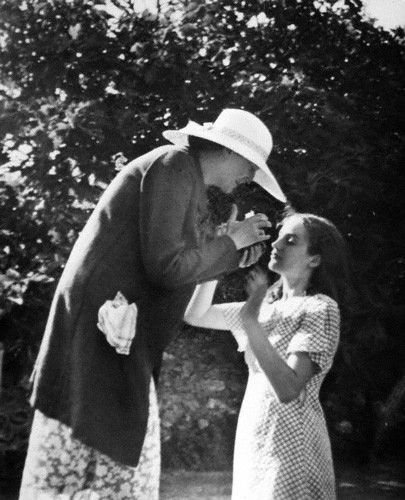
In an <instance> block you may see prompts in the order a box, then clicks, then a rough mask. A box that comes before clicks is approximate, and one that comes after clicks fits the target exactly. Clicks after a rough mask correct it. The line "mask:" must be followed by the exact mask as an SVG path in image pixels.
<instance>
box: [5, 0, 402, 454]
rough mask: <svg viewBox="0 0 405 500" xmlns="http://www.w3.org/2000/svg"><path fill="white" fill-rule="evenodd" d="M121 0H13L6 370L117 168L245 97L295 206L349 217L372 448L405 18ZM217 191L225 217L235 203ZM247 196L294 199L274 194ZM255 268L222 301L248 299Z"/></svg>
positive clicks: (394, 265) (347, 375)
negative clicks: (364, 301)
mask: <svg viewBox="0 0 405 500" xmlns="http://www.w3.org/2000/svg"><path fill="white" fill-rule="evenodd" d="M113 4H115V5H116V7H117V8H118V7H119V11H117V12H120V14H119V15H112V13H111V11H109V10H108V9H107V8H106V6H105V3H104V2H103V1H101V0H100V1H95V0H88V1H86V2H83V1H81V0H51V1H49V0H48V1H43V0H25V1H23V2H14V1H13V0H0V9H1V12H2V16H1V20H0V68H1V69H0V137H1V139H2V144H3V149H2V153H1V154H2V162H1V163H2V166H1V167H0V212H1V221H0V273H1V274H0V290H1V299H0V316H1V321H2V323H3V325H4V326H5V327H6V328H4V329H3V331H4V332H5V334H4V339H3V340H4V342H5V343H6V349H7V356H6V379H5V383H6V384H14V383H16V382H18V380H16V379H19V378H21V377H22V376H23V375H24V374H26V373H28V372H29V370H30V363H31V361H32V358H33V357H34V355H35V352H36V348H37V345H38V342H39V339H40V336H41V334H42V326H43V321H44V317H45V314H46V310H47V307H48V305H49V301H50V297H51V293H52V290H53V286H54V282H55V280H56V279H57V278H58V276H59V274H60V272H61V270H62V268H63V265H64V262H65V260H66V258H67V255H68V253H69V250H70V248H71V246H72V244H73V242H74V241H75V239H76V237H77V234H78V232H79V231H80V229H81V227H82V226H83V224H84V222H85V220H86V219H87V217H88V214H89V213H90V210H91V209H92V207H93V206H94V203H95V202H96V201H97V199H98V197H99V196H100V194H101V192H102V190H103V189H104V188H105V186H106V185H107V183H108V182H109V181H110V180H111V179H112V177H113V176H114V175H115V170H116V168H119V166H120V165H122V164H123V163H125V162H126V160H127V159H132V158H134V157H135V156H137V155H139V154H141V153H144V152H146V151H147V150H149V149H151V148H153V147H155V146H156V145H159V144H162V143H163V140H162V138H161V132H162V130H163V129H165V128H170V127H178V126H183V125H184V124H185V123H186V121H187V119H189V118H191V119H194V120H196V121H198V122H204V121H210V120H213V119H214V118H215V116H216V115H217V114H218V112H219V110H220V109H222V108H224V107H232V106H234V107H244V108H246V109H248V110H250V111H252V112H254V113H256V114H257V115H258V116H260V117H261V118H262V119H263V120H264V121H265V122H266V123H267V124H268V126H269V128H270V130H271V131H272V133H273V137H274V144H275V145H274V149H273V152H272V154H271V158H270V161H269V165H270V167H271V168H272V170H273V171H274V173H275V174H276V175H277V176H278V178H279V179H280V183H281V185H282V187H283V188H284V190H285V192H286V193H287V196H288V198H289V200H290V202H291V204H292V205H293V206H294V207H295V208H297V209H298V210H302V211H304V210H305V211H310V212H315V213H317V214H320V215H325V216H327V217H329V218H331V219H332V220H333V221H334V222H335V223H336V224H337V225H338V227H339V228H340V229H341V230H342V232H343V233H344V234H345V236H346V237H347V240H348V242H349V246H350V249H351V251H352V254H353V262H354V272H355V276H356V280H357V282H358V285H359V288H360V289H361V290H362V291H363V293H364V294H367V295H368V297H369V298H371V299H372V300H371V301H370V300H368V304H370V303H372V304H373V307H371V308H370V306H369V307H363V308H362V309H361V310H359V315H358V317H357V318H356V319H355V320H354V322H353V323H352V325H351V326H350V327H348V329H347V330H346V331H345V332H344V338H343V341H342V348H341V351H340V353H339V357H338V359H337V363H336V368H335V370H334V372H333V374H332V376H331V377H330V379H329V383H328V385H327V387H326V389H325V394H326V395H325V400H326V401H327V403H328V406H327V407H326V408H327V415H328V418H329V420H330V423H331V425H332V427H333V426H334V427H333V428H334V429H335V430H336V432H337V433H338V434H339V433H340V434H343V435H344V436H346V437H347V439H348V440H349V441H350V439H351V440H352V441H353V442H354V443H355V444H356V446H357V445H358V444H359V443H360V444H363V445H364V443H365V442H366V441H370V439H371V438H370V436H372V428H373V426H374V425H375V421H376V420H378V419H379V418H380V417H381V415H382V414H383V413H384V408H385V407H384V401H385V400H386V398H387V397H388V394H389V391H390V390H391V388H392V387H393V386H394V384H395V382H396V381H397V380H398V379H399V378H400V376H401V373H402V368H401V362H400V359H401V358H400V350H399V346H400V337H399V335H400V329H401V324H402V322H403V317H404V311H403V306H402V301H401V298H402V297H401V291H403V277H404V263H405V261H404V257H403V255H404V253H403V242H404V241H405V238H404V226H403V224H401V222H402V220H403V216H404V213H403V202H402V197H403V194H402V193H403V178H404V174H403V170H402V169H401V168H400V166H401V158H402V153H403V149H404V136H403V127H402V125H403V123H402V120H403V116H404V113H403V111H404V109H403V93H402V85H403V81H404V74H403V72H404V70H403V68H404V65H403V62H404V46H403V40H404V32H403V30H401V29H397V30H396V31H394V32H386V31H384V30H383V29H381V28H377V27H375V26H374V25H373V24H372V23H371V22H368V21H366V20H364V19H363V17H362V13H361V2H360V1H359V0H342V1H339V2H329V1H326V0H317V1H312V0H311V1H310V0H301V1H300V0H294V1H292V0H277V1H276V0H261V1H253V0H242V1H240V0H215V1H213V0H206V1H202V0H199V1H198V0H195V1H192V2H184V5H183V7H182V8H181V9H180V10H179V5H177V9H174V8H173V9H171V8H170V7H167V8H166V9H165V10H164V11H163V12H160V14H159V15H157V14H153V13H150V12H148V11H145V12H143V13H138V12H135V11H134V10H133V9H132V7H131V2H130V1H128V2H126V1H125V0H121V1H119V2H118V1H116V2H113ZM177 4H182V2H177ZM212 199H213V200H214V201H213V206H214V215H215V216H216V217H217V218H225V217H226V212H227V210H228V209H229V200H228V199H222V198H218V197H216V196H215V193H214V196H213V197H212ZM237 200H238V203H239V205H240V207H241V211H242V212H243V211H245V209H246V211H247V210H248V209H249V207H251V206H253V207H256V208H260V209H261V210H264V211H266V212H267V213H269V214H270V215H273V214H274V213H275V210H276V209H277V208H279V207H277V206H275V205H274V203H273V201H272V200H270V199H269V198H268V197H266V195H264V194H263V192H261V191H260V190H258V189H256V190H248V191H246V190H245V191H243V190H242V191H241V192H240V193H239V194H237ZM239 278H240V276H239V277H237V278H235V277H229V278H228V280H227V281H225V284H224V285H223V286H222V288H221V291H220V297H219V300H225V299H228V298H232V297H236V296H238V297H241V296H243V290H242V286H241V285H240V279H239ZM35 317H37V318H38V320H37V321H33V318H35ZM16 346H17V347H16ZM19 359H20V360H21V359H22V360H23V361H20V364H21V370H20V371H18V376H16V375H11V372H12V370H11V368H13V367H15V365H16V363H17V362H18V360H19ZM27 360H28V361H27ZM8 367H9V368H10V369H9V368H8ZM381 371H382V373H381ZM13 373H15V370H14V371H13ZM348 383H349V384H350V388H348V387H347V385H348ZM364 420H366V421H367V422H369V428H370V429H371V430H370V432H369V434H367V432H368V431H367V432H365V431H364V426H362V422H364ZM342 422H349V423H350V426H348V425H346V427H345V426H344V425H343V427H342V425H341V424H342ZM366 427H367V426H366ZM349 431H350V432H349ZM356 436H357V438H356ZM349 438H350V439H349ZM356 439H357V440H356Z"/></svg>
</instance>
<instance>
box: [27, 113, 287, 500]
mask: <svg viewBox="0 0 405 500" xmlns="http://www.w3.org/2000/svg"><path fill="white" fill-rule="evenodd" d="M163 135H164V137H165V138H167V139H168V140H169V141H171V142H172V143H173V144H172V145H166V146H162V147H158V148H157V149H155V150H153V151H151V152H149V153H147V154H145V155H143V156H141V157H139V158H137V159H135V160H133V161H132V162H130V163H129V164H128V165H127V166H126V167H124V169H123V170H122V171H121V172H120V173H119V174H118V175H117V176H116V177H115V179H114V180H113V181H112V182H111V184H110V185H109V187H108V188H107V189H106V191H105V192H104V194H103V195H102V196H101V198H100V201H99V202H98V204H97V206H96V208H95V210H94V211H93V213H92V215H91V216H90V218H89V220H88V222H87V224H86V226H85V227H84V229H83V231H82V232H81V234H80V236H79V238H78V240H77V242H76V244H75V245H74V247H73V250H72V252H71V254H70V257H69V260H68V262H67V264H66V267H65V269H64V272H63V274H62V276H61V278H60V281H59V283H58V286H57V289H56V292H55V296H54V299H53V302H52V306H51V310H50V313H49V318H48V322H47V325H46V330H45V333H44V337H43V340H42V344H41V347H40V351H39V355H38V359H37V362H36V365H35V368H34V374H33V381H34V384H33V393H32V399H31V402H32V405H33V406H34V408H35V410H36V411H35V415H34V421H33V426H32V431H31V436H30V443H29V448H28V454H27V459H26V463H25V468H24V474H23V480H22V485H21V490H20V498H21V499H25V500H35V499H36V498H47V499H48V498H64V499H65V498H72V497H73V496H74V495H76V496H74V498H75V499H76V498H81V497H80V495H82V494H83V495H84V494H85V493H83V492H87V493H89V494H92V495H93V496H91V498H99V499H104V498H105V499H107V498H108V499H112V498H114V499H124V498H137V499H138V500H139V499H147V500H152V499H155V498H157V497H158V488H159V473H160V434H159V416H158V405H157V400H156V393H155V382H156V380H157V375H158V372H159V368H160V363H161V359H162V352H163V350H164V349H165V347H166V346H167V345H168V343H169V342H170V341H171V339H172V338H173V336H174V334H175V332H176V330H177V328H178V326H179V323H180V321H181V320H182V317H183V314H184V311H185V308H186V306H187V303H188V301H189V299H190V297H191V295H192V292H193V289H194V286H195V284H196V283H197V282H201V281H204V280H209V279H213V278H215V277H217V276H220V275H221V274H223V273H228V272H230V271H232V270H234V269H236V268H237V267H238V265H239V261H240V258H241V256H240V252H239V253H238V250H240V249H244V248H246V247H248V246H250V245H252V244H256V243H259V242H262V241H265V240H266V239H267V238H268V236H267V235H266V234H265V229H266V228H267V227H268V226H269V222H268V221H267V218H266V216H264V215H260V214H257V215H254V216H253V217H250V218H249V219H247V220H244V221H241V222H235V223H233V224H230V225H229V227H228V231H227V234H223V235H222V236H218V237H210V236H209V235H208V234H206V233H205V231H204V221H205V219H206V217H207V198H206V193H205V190H206V186H207V185H210V184H212V185H215V186H218V187H219V188H221V189H222V190H223V191H225V192H227V193H228V192H231V191H232V190H233V189H234V188H235V186H236V185H238V184H239V183H245V182H250V181H252V180H256V181H257V182H258V183H259V184H261V185H262V186H263V187H264V188H265V189H266V190H267V191H269V192H270V193H271V194H273V195H274V196H275V197H277V198H279V199H280V200H282V201H284V199H285V198H284V195H283V193H282V191H281V189H280V187H279V185H278V184H277V181H276V180H275V178H274V177H273V175H272V174H271V173H270V171H269V169H268V168H267V166H266V160H267V157H268V155H269V153H270V150H271V147H272V139H271V134H270V132H269V131H268V129H267V127H266V126H265V125H264V123H263V122H261V121H260V120H259V119H258V118H257V117H255V116H254V115H253V114H251V113H249V112H247V111H244V110H238V109H226V110H224V111H222V113H221V114H220V115H219V117H218V118H217V120H216V121H215V122H214V123H212V124H205V125H204V126H201V125H198V124H197V123H194V122H189V124H188V125H187V126H186V127H185V128H183V129H180V130H168V131H165V132H164V134H163ZM188 138H192V139H191V141H190V144H188V141H187V139H188ZM252 255H253V254H252ZM258 257H259V253H258V252H257V251H256V252H254V256H253V257H249V258H248V260H249V259H250V260H252V259H253V260H254V259H256V258H258ZM244 261H246V259H244ZM118 291H119V292H121V293H122V294H123V295H124V296H125V298H126V299H127V300H128V302H129V303H132V302H134V303H135V304H136V306H137V308H138V317H137V325H136V335H135V338H134V340H133V342H132V345H131V348H130V352H129V355H125V354H119V353H117V352H116V350H115V349H114V348H113V347H112V346H111V345H110V344H109V343H108V342H107V341H106V338H105V337H104V335H103V333H102V332H101V331H100V330H99V329H98V328H97V318H98V311H99V308H100V306H102V305H103V304H104V303H105V302H106V301H107V300H111V299H113V298H114V297H115V295H116V294H117V292H118ZM87 493H86V494H87ZM86 498H87V497H86Z"/></svg>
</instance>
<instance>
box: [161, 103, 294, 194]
mask: <svg viewBox="0 0 405 500" xmlns="http://www.w3.org/2000/svg"><path fill="white" fill-rule="evenodd" d="M189 135H193V136H195V137H200V138H201V139H206V140H208V141H211V142H215V143H217V144H220V145H221V146H225V147H226V148H228V149H230V150H232V151H234V152H235V153H238V154H240V155H241V156H243V157H244V158H246V159H247V160H249V161H251V162H252V163H253V164H254V165H256V166H257V167H259V168H258V170H257V171H256V173H255V176H254V178H253V181H254V182H256V183H257V184H259V185H260V186H261V187H262V188H263V189H265V190H266V191H267V192H268V193H270V194H271V195H273V196H274V197H275V198H277V199H278V200H280V201H282V202H284V203H285V202H286V201H287V200H286V197H285V195H284V193H283V191H282V190H281V188H280V186H279V184H278V182H277V180H276V178H275V177H274V175H273V174H272V173H271V172H270V170H269V167H268V166H267V163H266V161H267V158H268V157H269V154H270V151H271V149H272V147H273V139H272V137H271V133H270V131H269V129H268V128H267V127H266V125H265V124H264V123H263V122H262V121H261V120H260V119H259V118H257V116H255V115H253V114H252V113H249V111H245V110H243V109H229V108H228V109H224V110H223V111H222V112H221V114H220V115H219V116H218V118H217V119H216V120H215V122H213V123H204V124H203V125H199V124H198V123H196V122H193V121H189V122H188V124H187V125H186V126H185V127H184V128H181V129H179V130H165V131H164V132H163V137H164V138H165V139H167V140H168V141H170V142H172V143H173V144H177V145H180V146H184V145H186V144H187V142H188V136H189Z"/></svg>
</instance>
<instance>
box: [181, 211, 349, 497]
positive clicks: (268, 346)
mask: <svg viewBox="0 0 405 500" xmlns="http://www.w3.org/2000/svg"><path fill="white" fill-rule="evenodd" d="M272 247H273V250H272V252H271V258H270V261H269V265H268V267H269V269H270V270H271V271H273V272H275V273H277V274H278V275H279V276H280V279H279V281H277V282H276V283H275V284H274V285H273V286H272V287H270V289H268V284H267V276H266V274H265V273H263V272H260V271H256V270H254V271H252V272H251V274H250V277H249V279H248V293H249V298H248V300H247V301H246V302H239V303H228V304H217V305H212V299H213V294H214V291H215V287H216V284H217V282H216V281H213V282H208V283H204V284H202V285H199V286H198V287H197V288H196V290H195V292H194V295H193V297H192V299H191V301H190V303H189V306H188V308H187V311H186V315H185V320H186V322H188V323H189V324H191V325H194V326H198V327H202V328H212V329H218V330H231V332H232V333H233V335H234V336H235V338H236V340H237V342H238V345H239V350H240V351H244V353H245V360H246V363H247V365H248V368H249V379H248V384H247V388H246V392H245V395H244V399H243V403H242V407H241V410H240V415H239V420H238V427H237V432H236V440H235V454H234V468H233V487H232V500H287V499H297V500H299V499H304V498H305V499H307V500H310V499H311V500H334V499H335V498H336V497H335V479H334V470H333V462H332V454H331V447H330V442H329V436H328V432H327V428H326V423H325V419H324V415H323V411H322V408H321V405H320V402H319V389H320V386H321V384H322V381H323V379H324V377H325V375H326V374H327V372H328V371H329V369H330V368H331V365H332V362H333V357H334V355H335V352H336V349H337V345H338V340H339V324H340V307H341V306H342V305H344V301H345V298H346V297H347V293H346V292H347V291H348V287H349V285H348V283H349V279H348V271H347V269H348V268H347V261H346V252H345V244H344V240H343V237H342V236H341V234H340V233H339V231H338V230H337V229H336V228H335V226H334V225H333V224H332V223H331V222H329V221H328V220H326V219H324V218H321V217H317V216H315V215H312V214H292V215H288V216H287V217H286V218H285V219H284V220H283V222H282V224H281V229H280V232H279V236H278V239H277V240H276V241H275V242H273V243H272ZM338 303H339V306H338Z"/></svg>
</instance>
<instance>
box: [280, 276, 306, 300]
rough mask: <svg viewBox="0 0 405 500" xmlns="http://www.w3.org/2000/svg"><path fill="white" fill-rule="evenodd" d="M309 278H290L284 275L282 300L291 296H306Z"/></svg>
mask: <svg viewBox="0 0 405 500" xmlns="http://www.w3.org/2000/svg"><path fill="white" fill-rule="evenodd" d="M307 288H308V280H306V279H305V280H302V279H296V280H288V279H287V278H284V277H283V295H282V297H281V298H282V300H286V299H289V298H291V297H304V296H305V295H306V294H307Z"/></svg>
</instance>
